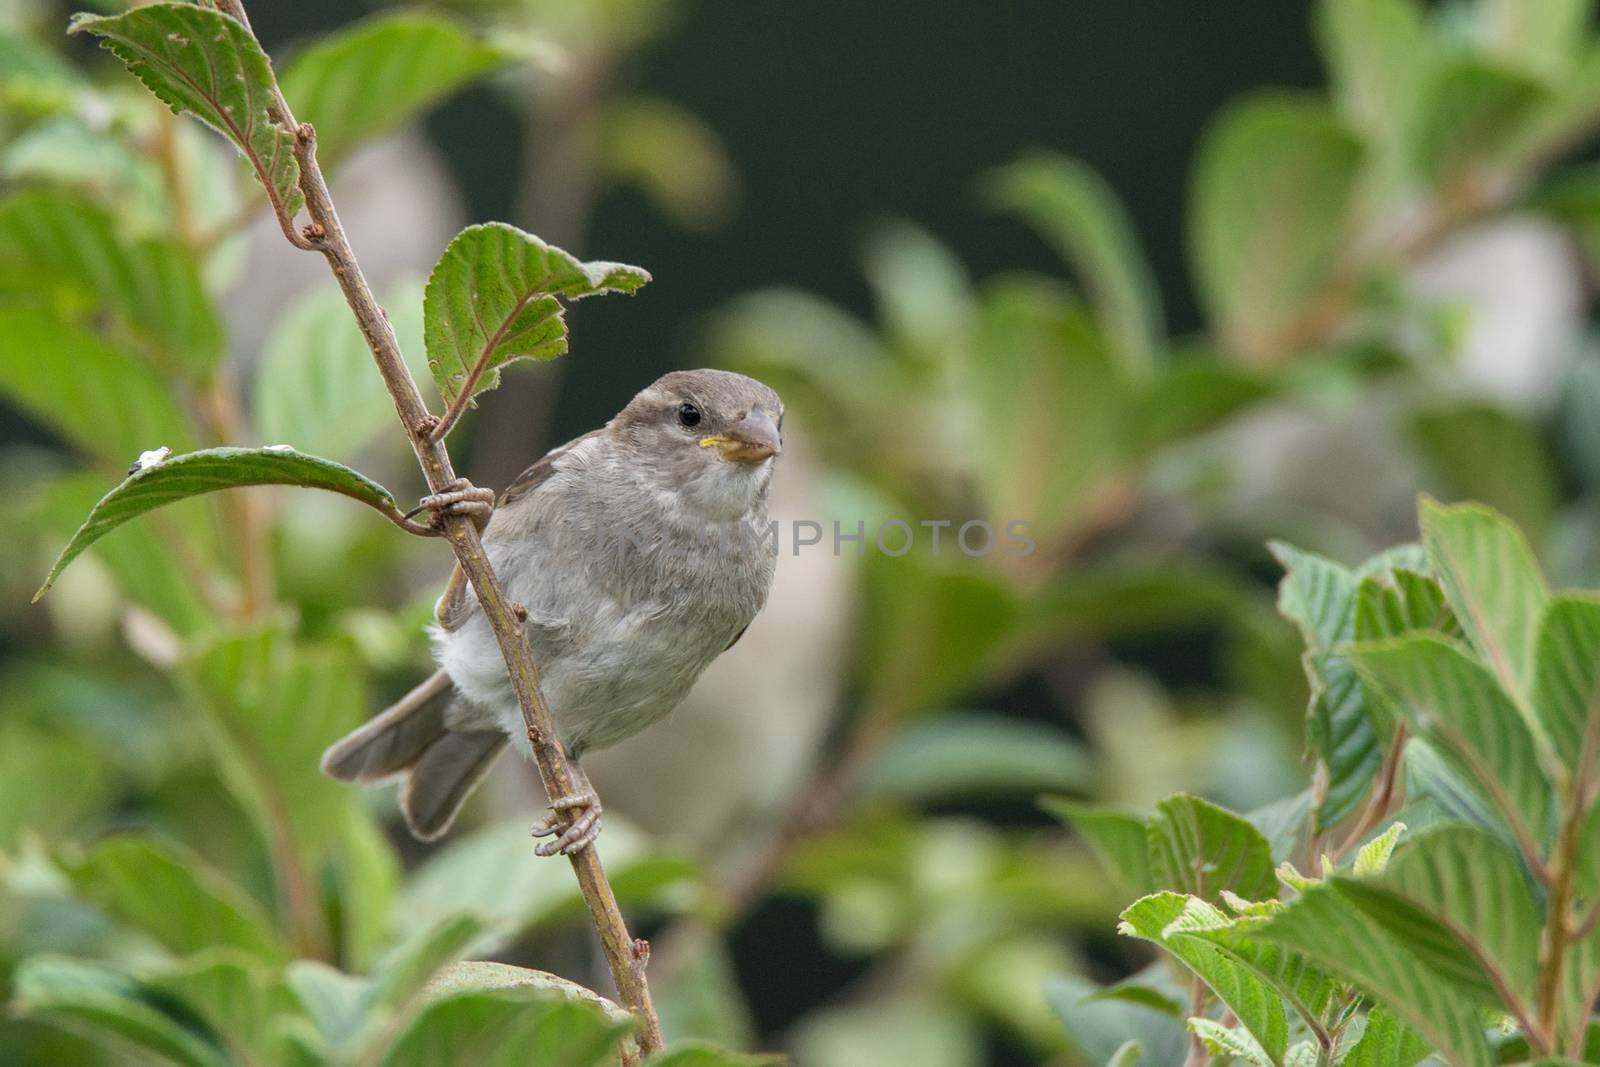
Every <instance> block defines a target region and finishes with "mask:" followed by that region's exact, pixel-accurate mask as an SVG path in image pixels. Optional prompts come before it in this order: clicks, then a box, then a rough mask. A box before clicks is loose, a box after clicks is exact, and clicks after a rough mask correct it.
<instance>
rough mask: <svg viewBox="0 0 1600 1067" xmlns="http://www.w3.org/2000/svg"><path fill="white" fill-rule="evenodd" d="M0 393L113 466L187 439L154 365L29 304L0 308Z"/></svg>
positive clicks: (182, 445) (181, 445)
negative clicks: (148, 365) (29, 306)
mask: <svg viewBox="0 0 1600 1067" xmlns="http://www.w3.org/2000/svg"><path fill="white" fill-rule="evenodd" d="M0 395H4V396H5V397H6V399H7V400H9V401H11V402H12V403H14V404H15V405H16V406H17V407H18V408H20V409H21V410H22V411H23V412H24V413H26V414H27V415H29V416H31V417H32V418H34V419H36V420H38V421H39V422H40V423H41V424H43V425H45V426H47V427H49V428H50V429H52V430H54V431H55V432H57V433H59V434H61V436H63V437H65V438H66V439H67V440H68V441H70V442H71V443H72V444H73V445H74V446H75V447H77V448H78V449H80V450H81V451H83V452H84V453H86V454H87V455H90V456H94V457H95V458H97V459H102V460H105V461H106V462H108V463H110V464H112V465H114V466H117V467H119V468H120V467H124V466H126V465H127V464H128V463H129V462H131V461H132V460H133V459H135V458H136V457H137V456H138V455H139V454H140V453H141V452H144V451H146V450H147V449H153V448H158V447H161V446H167V447H169V448H172V449H174V450H176V451H182V450H186V449H188V448H189V447H190V446H191V444H192V442H193V432H192V431H191V430H190V427H189V422H188V419H187V418H186V417H185V416H184V414H183V412H182V411H181V410H179V408H178V405H177V404H176V403H175V402H174V401H173V399H172V395H171V393H170V391H169V390H168V389H167V386H166V384H165V383H164V382H162V380H161V379H160V378H159V377H158V376H157V375H156V373H155V371H153V370H151V369H150V368H149V367H147V366H145V365H144V364H142V363H140V362H139V361H138V360H136V359H134V358H132V357H131V356H129V355H127V354H126V353H124V352H121V351H118V350H117V349H115V348H112V347H110V346H109V345H107V344H106V343H105V342H104V341H101V340H100V339H99V338H97V337H96V336H94V335H93V334H91V333H89V332H87V331H85V330H82V329H80V328H79V327H77V326H73V325H70V324H68V323H66V322H64V321H62V320H61V319H59V318H57V317H56V316H54V315H51V314H50V313H49V312H46V311H42V310H39V309H37V308H27V307H3V308H0Z"/></svg>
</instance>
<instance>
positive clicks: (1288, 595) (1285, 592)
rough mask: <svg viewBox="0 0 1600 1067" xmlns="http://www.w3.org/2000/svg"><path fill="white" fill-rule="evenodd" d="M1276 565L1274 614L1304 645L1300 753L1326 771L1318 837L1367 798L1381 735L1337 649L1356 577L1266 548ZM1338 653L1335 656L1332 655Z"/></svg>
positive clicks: (1345, 633)
mask: <svg viewBox="0 0 1600 1067" xmlns="http://www.w3.org/2000/svg"><path fill="white" fill-rule="evenodd" d="M1269 547H1270V548H1271V550H1272V554H1273V555H1274V556H1275V557H1276V558H1277V560H1278V562H1279V563H1280V564H1282V565H1283V568H1284V576H1283V581H1282V582H1281V583H1280V584H1279V586H1278V611H1279V612H1280V613H1281V614H1282V615H1283V616H1284V617H1285V618H1287V619H1289V620H1290V621H1291V622H1293V623H1294V624H1295V625H1296V626H1297V627H1299V629H1300V633H1301V635H1302V636H1303V637H1304V639H1305V643H1306V653H1305V658H1304V661H1303V662H1304V664H1305V671H1306V679H1307V681H1308V682H1310V684H1311V702H1310V704H1309V706H1308V708H1307V711H1306V748H1307V749H1308V750H1309V751H1310V753H1311V754H1312V755H1313V756H1314V757H1315V758H1316V759H1317V760H1318V761H1319V762H1320V763H1321V764H1322V765H1323V766H1324V767H1325V768H1326V777H1327V786H1326V791H1325V792H1324V794H1323V796H1322V799H1321V803H1320V804H1318V806H1317V808H1316V811H1315V813H1314V814H1315V821H1316V828H1317V830H1319V831H1320V830H1325V829H1327V828H1328V827H1330V826H1333V825H1334V824H1336V823H1338V822H1339V820H1341V819H1343V818H1344V817H1345V816H1346V815H1349V814H1350V813H1351V812H1352V811H1354V810H1355V809H1356V807H1357V806H1358V805H1360V803H1361V802H1362V800H1363V798H1364V797H1365V796H1366V794H1367V791H1368V789H1369V788H1370V786H1371V784H1372V780H1373V778H1374V777H1375V776H1376V775H1377V773H1378V768H1379V767H1380V766H1381V765H1382V763H1383V748H1384V744H1385V743H1386V741H1387V737H1386V731H1381V730H1380V726H1383V725H1386V724H1383V723H1380V722H1379V721H1377V719H1376V718H1375V717H1374V715H1373V714H1372V709H1371V707H1370V706H1369V702H1368V700H1367V696H1366V692H1365V691H1364V690H1363V689H1362V686H1361V679H1360V677H1359V676H1358V675H1357V674H1356V671H1355V667H1354V666H1353V665H1352V664H1351V662H1350V660H1349V658H1348V657H1347V656H1346V655H1344V653H1343V651H1342V649H1343V647H1344V646H1345V645H1346V644H1347V643H1348V642H1349V641H1350V639H1351V638H1352V637H1353V636H1354V635H1355V614H1356V595H1357V591H1358V588H1359V583H1358V579H1357V577H1356V575H1354V574H1353V573H1351V572H1350V571H1349V570H1347V569H1346V568H1344V567H1341V566H1340V565H1339V564H1337V563H1334V562H1333V561H1331V560H1328V559H1324V558H1323V557H1321V556H1318V555H1315V554H1313V553H1310V552H1302V551H1301V550H1299V549H1297V548H1294V547H1292V546H1290V545H1286V544H1284V543H1282V542H1277V541H1275V542H1273V543H1272V544H1271V545H1270V546H1269ZM1336 650H1337V651H1336Z"/></svg>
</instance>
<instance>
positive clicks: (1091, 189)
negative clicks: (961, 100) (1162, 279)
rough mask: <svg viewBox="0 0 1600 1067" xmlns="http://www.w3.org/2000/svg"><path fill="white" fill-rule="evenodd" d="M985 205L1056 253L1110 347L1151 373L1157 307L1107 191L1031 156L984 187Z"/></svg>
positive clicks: (1050, 157) (1135, 245) (1076, 165)
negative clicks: (1085, 294) (1085, 295)
mask: <svg viewBox="0 0 1600 1067" xmlns="http://www.w3.org/2000/svg"><path fill="white" fill-rule="evenodd" d="M989 195H990V199H991V200H992V201H993V202H994V203H995V205H996V206H997V207H999V208H1001V209H1002V210H1004V211H1007V212H1010V213H1012V214H1015V215H1019V216H1021V217H1022V218H1023V219H1024V220H1025V221H1027V222H1028V223H1029V224H1030V225H1032V226H1033V227H1034V229H1036V230H1038V231H1039V232H1040V234H1041V235H1043V236H1044V238H1045V239H1046V240H1047V241H1049V242H1050V243H1051V244H1052V245H1054V246H1055V248H1056V250H1057V251H1059V252H1060V253H1061V255H1062V256H1063V258H1065V259H1066V260H1067V262H1068V263H1069V264H1071V266H1072V268H1073V270H1074V271H1076V272H1077V274H1078V277H1079V280H1080V281H1081V282H1082V283H1083V285H1084V287H1085V288H1086V289H1087V290H1088V291H1089V297H1090V301H1091V302H1092V303H1093V304H1094V307H1095V314H1096V317H1097V318H1098V319H1099V320H1100V323H1101V328H1102V329H1103V330H1104V332H1105V333H1106V335H1107V336H1108V337H1109V338H1110V340H1111V342H1112V346H1113V348H1114V349H1115V350H1116V351H1117V353H1118V354H1119V355H1120V356H1121V357H1122V359H1123V360H1124V361H1125V362H1126V365H1127V366H1128V367H1129V368H1130V369H1132V370H1136V371H1148V370H1149V369H1150V367H1151V364H1152V361H1153V355H1154V350H1155V346H1156V339H1157V338H1158V337H1159V336H1160V335H1161V332H1162V326H1161V305H1160V296H1159V290H1158V289H1157V287H1156V282H1155V278H1154V276H1153V275H1152V274H1151V271H1150V265H1149V263H1148V262H1147V261H1146V259H1145V257H1144V253H1143V251H1142V250H1141V249H1140V248H1139V241H1138V237H1137V235H1136V234H1135V232H1134V227H1133V221H1132V220H1131V219H1130V218H1129V217H1128V213H1127V212H1126V211H1125V210H1124V209H1123V207H1122V203H1121V202H1120V201H1119V200H1118V199H1117V195H1116V193H1115V192H1113V191H1112V189H1111V187H1110V186H1109V185H1107V184H1106V182H1105V180H1104V179H1102V178H1101V177H1100V176H1099V175H1098V174H1096V173H1095V172H1094V171H1093V170H1091V169H1090V168H1089V167H1087V166H1085V165H1084V164H1082V163H1080V162H1078V161H1077V160H1074V159H1068V158H1067V157H1065V156H1058V155H1054V154H1046V153H1031V154H1029V155H1026V156H1024V157H1023V158H1022V159H1020V160H1018V161H1017V162H1015V163H1013V164H1011V165H1010V166H1008V167H1004V168H1002V169H1001V170H1000V171H998V172H997V173H996V174H995V175H993V177H992V178H991V179H990V181H989Z"/></svg>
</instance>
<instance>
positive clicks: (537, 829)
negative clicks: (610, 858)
mask: <svg viewBox="0 0 1600 1067" xmlns="http://www.w3.org/2000/svg"><path fill="white" fill-rule="evenodd" d="M572 811H576V812H577V814H576V815H568V814H566V813H567V812H572ZM600 812H601V807H600V798H599V797H598V796H596V795H595V792H594V790H592V789H585V790H583V791H581V792H578V793H572V794H569V795H567V796H564V797H556V798H555V799H554V800H552V801H550V814H549V815H546V816H545V817H544V818H542V819H540V820H539V821H538V822H536V823H534V824H533V826H532V827H531V828H530V829H529V830H528V832H529V833H530V834H532V835H533V836H534V837H549V836H550V835H551V834H555V833H557V832H559V834H560V836H558V837H557V838H556V839H555V840H554V841H546V842H545V843H544V844H542V845H540V846H539V847H538V848H536V849H534V851H535V852H537V853H538V854H539V855H541V856H554V855H556V854H557V853H560V854H561V855H563V856H570V855H572V854H573V853H574V852H581V851H583V850H584V849H586V848H588V847H589V846H590V845H592V844H594V839H595V838H597V837H599V836H600Z"/></svg>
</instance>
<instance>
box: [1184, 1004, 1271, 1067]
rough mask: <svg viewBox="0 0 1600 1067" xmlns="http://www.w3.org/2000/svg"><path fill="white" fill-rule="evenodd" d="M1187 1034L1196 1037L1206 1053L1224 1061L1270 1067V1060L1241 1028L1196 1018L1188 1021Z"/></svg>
mask: <svg viewBox="0 0 1600 1067" xmlns="http://www.w3.org/2000/svg"><path fill="white" fill-rule="evenodd" d="M1189 1032H1190V1033H1192V1034H1194V1035H1195V1036H1196V1037H1198V1038H1199V1039H1200V1040H1201V1042H1202V1043H1204V1044H1205V1046H1206V1051H1208V1052H1210V1053H1211V1054H1212V1055H1213V1056H1215V1057H1220V1058H1221V1059H1224V1060H1231V1059H1241V1060H1243V1061H1244V1062H1246V1063H1248V1064H1250V1065H1251V1067H1272V1065H1273V1064H1274V1063H1275V1062H1277V1061H1275V1060H1273V1059H1272V1058H1270V1057H1269V1056H1268V1055H1267V1053H1266V1051H1265V1050H1264V1049H1262V1047H1261V1045H1260V1043H1259V1042H1257V1041H1256V1039H1255V1038H1254V1037H1253V1036H1251V1034H1250V1031H1248V1030H1246V1029H1245V1028H1244V1027H1241V1026H1223V1025H1222V1024H1221V1023H1219V1022H1217V1021H1216V1020H1214V1019H1207V1018H1204V1017H1201V1016H1196V1017H1195V1018H1193V1019H1190V1020H1189Z"/></svg>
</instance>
